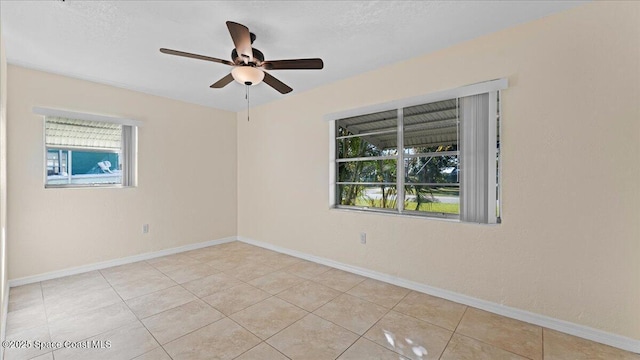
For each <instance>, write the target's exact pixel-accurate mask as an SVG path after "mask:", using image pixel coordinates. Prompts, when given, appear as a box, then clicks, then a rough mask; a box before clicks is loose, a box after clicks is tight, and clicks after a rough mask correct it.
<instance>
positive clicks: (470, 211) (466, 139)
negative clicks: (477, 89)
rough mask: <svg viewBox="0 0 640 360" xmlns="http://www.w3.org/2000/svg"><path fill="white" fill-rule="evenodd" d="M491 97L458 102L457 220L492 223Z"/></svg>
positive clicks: (493, 138)
mask: <svg viewBox="0 0 640 360" xmlns="http://www.w3.org/2000/svg"><path fill="white" fill-rule="evenodd" d="M492 99H494V100H495V93H494V94H491V93H484V94H478V95H472V96H466V97H462V98H460V155H461V156H460V158H461V160H460V220H462V221H466V222H475V223H484V224H486V223H489V224H492V223H496V212H497V211H496V207H497V199H496V181H497V179H496V148H497V131H496V127H497V125H496V121H497V118H496V117H497V111H496V110H497V108H496V105H495V104H492Z"/></svg>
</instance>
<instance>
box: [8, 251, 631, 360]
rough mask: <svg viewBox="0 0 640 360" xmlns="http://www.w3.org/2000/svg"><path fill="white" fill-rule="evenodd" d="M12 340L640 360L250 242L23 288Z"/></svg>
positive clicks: (266, 359) (171, 353)
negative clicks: (250, 243) (276, 251)
mask: <svg viewBox="0 0 640 360" xmlns="http://www.w3.org/2000/svg"><path fill="white" fill-rule="evenodd" d="M7 339H8V340H30V341H32V342H31V344H32V347H31V348H28V349H21V350H17V349H8V350H7V351H6V356H5V359H7V360H14V359H24V360H26V359H38V360H45V359H47V360H51V359H55V360H66V359H87V360H98V359H109V360H129V359H136V360H142V359H146V360H167V359H173V360H187V359H189V360H191V359H194V360H195V359H239V360H252V359H259V360H270V359H273V360H279V359H285V360H286V359H294V360H297V359H310V360H323V359H339V360H360V359H364V360H369V359H389V360H391V359H394V360H398V359H441V360H454V359H460V360H464V359H473V360H482V359H487V360H493V359H514V360H516V359H532V360H542V359H544V360H556V359H563V360H565V359H576V360H580V359H585V360H586V359H589V360H597V359H607V360H610V359H635V360H640V355H638V354H632V353H629V352H625V351H622V350H618V349H614V348H611V347H608V346H604V345H600V344H597V343H594V342H590V341H587V340H583V339H579V338H576V337H573V336H570V335H565V334H562V333H559V332H556V331H552V330H549V329H544V328H541V327H539V326H535V325H531V324H527V323H523V322H521V321H517V320H513V319H508V318H505V317H501V316H498V315H494V314H491V313H488V312H485V311H482V310H478V309H474V308H470V307H467V306H465V305H461V304H457V303H453V302H450V301H447V300H443V299H440V298H436V297H433V296H429V295H425V294H421V293H417V292H414V291H410V290H408V289H404V288H400V287H397V286H393V285H389V284H386V283H383V282H379V281H376V280H372V279H367V278H364V277H361V276H358V275H353V274H350V273H346V272H344V271H341V270H338V269H333V268H330V267H327V266H324V265H319V264H314V263H311V262H308V261H305V260H301V259H297V258H294V257H291V256H287V255H283V254H279V253H275V252H272V251H269V250H265V249H262V248H258V247H254V246H251V245H247V244H244V243H240V242H232V243H227V244H222V245H217V246H212V247H208V248H204V249H199V250H193V251H188V252H185V253H181V254H177V255H171V256H166V257H162V258H157V259H153V260H148V261H142V262H138V263H134V264H128V265H123V266H118V267H113V268H108V269H104V270H101V271H92V272H88V273H84V274H80V275H74V276H69V277H66V278H60V279H55V280H49V281H44V282H41V283H36V284H30V285H25V286H20V287H16V288H12V289H11V292H10V297H9V316H8V319H7ZM35 340H37V341H39V342H40V343H39V344H40V345H41V346H43V345H47V343H48V342H49V343H50V342H60V343H62V344H65V342H66V344H67V345H69V344H72V345H74V346H75V348H73V347H66V348H60V349H52V348H51V347H50V346H49V348H47V347H46V346H44V348H42V349H39V348H36V347H34V346H33V345H34V344H35V343H34V342H33V341H35ZM91 345H98V346H97V347H96V348H91ZM99 345H102V346H99ZM87 347H88V348H87Z"/></svg>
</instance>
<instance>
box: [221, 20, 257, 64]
mask: <svg viewBox="0 0 640 360" xmlns="http://www.w3.org/2000/svg"><path fill="white" fill-rule="evenodd" d="M227 29H229V34H231V39H232V40H233V44H234V45H235V46H236V51H237V52H238V54H239V55H240V56H246V57H248V59H247V60H248V61H253V50H252V49H251V34H250V33H249V28H247V27H246V26H244V25H242V24H238V23H235V22H233V21H227Z"/></svg>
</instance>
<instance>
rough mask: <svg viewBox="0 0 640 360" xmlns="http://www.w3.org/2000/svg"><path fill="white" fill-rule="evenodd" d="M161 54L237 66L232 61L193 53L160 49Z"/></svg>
mask: <svg viewBox="0 0 640 360" xmlns="http://www.w3.org/2000/svg"><path fill="white" fill-rule="evenodd" d="M160 52H161V53H164V54H169V55H177V56H184V57H188V58H193V59H200V60H206V61H213V62H217V63H221V64H225V65H231V66H234V65H235V64H234V63H232V62H231V61H227V60H222V59H218V58H214V57H210V56H204V55H198V54H191V53H188V52H184V51H178V50H171V49H165V48H162V49H160Z"/></svg>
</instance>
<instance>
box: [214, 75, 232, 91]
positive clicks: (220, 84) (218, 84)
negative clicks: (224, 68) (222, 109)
mask: <svg viewBox="0 0 640 360" xmlns="http://www.w3.org/2000/svg"><path fill="white" fill-rule="evenodd" d="M232 81H233V76H232V75H231V74H229V75H227V76H225V77H223V78H222V79H220V80H218V81H216V82H215V83H214V84H213V85H211V86H209V87H210V88H213V89H220V88H223V87H225V86H227V85H229V83H230V82H232Z"/></svg>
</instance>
